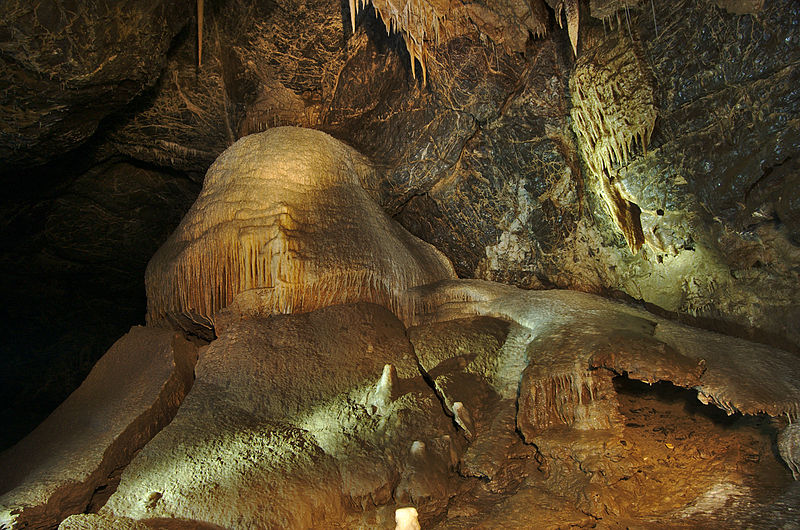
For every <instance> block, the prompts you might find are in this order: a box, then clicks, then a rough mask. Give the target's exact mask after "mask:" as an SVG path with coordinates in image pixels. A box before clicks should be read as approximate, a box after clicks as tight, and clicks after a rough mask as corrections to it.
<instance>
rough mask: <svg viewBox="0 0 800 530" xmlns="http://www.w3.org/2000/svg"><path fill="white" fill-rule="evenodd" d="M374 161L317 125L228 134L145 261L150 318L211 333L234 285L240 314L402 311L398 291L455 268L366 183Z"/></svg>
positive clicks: (449, 274)
mask: <svg viewBox="0 0 800 530" xmlns="http://www.w3.org/2000/svg"><path fill="white" fill-rule="evenodd" d="M373 172H374V169H373V168H372V166H371V165H370V164H369V162H368V161H367V160H366V159H365V158H364V157H363V156H361V155H360V154H359V153H358V152H356V151H355V150H353V149H351V148H350V147H348V146H346V145H345V144H343V143H341V142H339V141H337V140H335V139H334V138H332V137H330V136H328V135H327V134H325V133H323V132H320V131H314V130H309V129H300V128H295V127H279V128H275V129H270V130H268V131H266V132H264V133H260V134H254V135H250V136H247V137H245V138H242V139H241V140H239V141H238V142H236V143H235V144H234V145H233V146H231V147H230V148H229V149H228V150H227V151H225V152H224V153H223V154H222V155H221V156H220V157H219V158H218V159H217V161H216V162H215V163H214V164H213V165H212V166H211V168H210V169H209V171H208V174H207V175H206V179H205V182H204V185H203V190H202V191H201V192H200V196H199V197H198V199H197V201H196V202H195V203H194V205H193V206H192V208H191V209H190V210H189V212H188V213H187V214H186V216H185V217H184V219H183V220H182V221H181V224H180V225H179V226H178V228H177V229H176V230H175V232H174V233H173V234H172V235H171V236H170V237H169V239H168V240H167V241H166V242H165V243H164V245H163V246H162V247H161V248H160V249H159V250H158V252H157V253H156V254H155V255H154V256H153V258H152V259H151V260H150V263H149V264H148V267H147V272H146V275H145V283H146V287H147V300H148V302H147V304H148V313H147V320H148V323H150V324H152V325H162V326H163V325H167V324H172V325H177V326H179V327H181V328H183V329H185V330H187V331H190V332H192V333H197V334H199V335H201V336H206V337H210V336H211V335H212V328H213V327H214V323H215V314H216V313H217V312H218V311H219V310H221V309H223V308H225V307H226V306H228V305H229V304H230V303H231V302H232V301H233V300H234V297H235V296H236V295H237V294H239V293H243V292H245V293H243V294H242V296H240V297H239V298H237V304H236V308H235V311H234V313H236V314H237V315H239V314H241V313H242V312H245V313H246V312H254V313H256V314H264V315H270V314H274V313H294V312H304V311H311V310H314V309H317V308H321V307H326V306H329V305H334V304H337V303H347V302H356V301H370V302H375V303H378V304H381V305H384V306H385V307H388V308H389V309H391V310H392V311H394V312H395V314H397V315H403V314H404V313H405V312H406V309H405V308H404V307H403V304H402V302H401V300H400V294H401V293H403V292H404V291H405V290H406V289H408V288H410V287H413V286H415V285H423V284H426V283H431V282H433V281H437V280H440V279H444V278H454V277H455V273H454V271H453V267H452V265H451V264H450V262H449V261H448V260H447V258H445V257H444V255H442V254H441V253H440V252H439V251H437V250H436V249H435V248H434V247H432V246H431V245H429V244H427V243H425V242H423V241H421V240H419V239H417V238H416V237H414V236H412V235H411V234H409V233H408V232H406V231H405V229H403V228H402V227H401V226H400V225H399V224H398V223H396V222H395V221H393V220H392V219H390V218H389V217H388V216H387V215H386V214H385V213H384V212H383V211H382V210H381V209H380V208H379V207H378V205H377V204H376V203H375V202H374V200H373V199H372V198H371V197H370V195H369V194H368V193H367V191H365V190H364V187H363V186H364V185H369V182H371V178H372V176H373Z"/></svg>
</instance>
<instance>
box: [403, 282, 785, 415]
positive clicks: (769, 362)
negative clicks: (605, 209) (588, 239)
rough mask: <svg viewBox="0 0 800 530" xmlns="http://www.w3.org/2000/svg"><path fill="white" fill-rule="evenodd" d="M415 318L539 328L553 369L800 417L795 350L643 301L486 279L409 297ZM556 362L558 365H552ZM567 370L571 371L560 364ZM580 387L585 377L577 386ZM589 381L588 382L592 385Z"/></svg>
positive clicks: (537, 357)
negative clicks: (595, 373) (655, 309)
mask: <svg viewBox="0 0 800 530" xmlns="http://www.w3.org/2000/svg"><path fill="white" fill-rule="evenodd" d="M409 296H410V297H411V300H409V302H408V303H409V305H410V306H412V307H415V308H416V310H417V314H416V315H415V317H414V318H413V323H422V322H431V321H434V322H435V321H443V320H454V319H457V318H464V317H467V316H474V315H482V316H491V317H495V318H500V319H504V320H507V321H510V322H513V323H516V324H519V325H520V326H522V327H524V328H525V329H527V330H528V332H529V337H528V339H527V343H526V344H524V345H523V346H524V347H532V346H535V348H533V349H532V350H531V352H529V353H528V355H529V357H530V362H531V363H533V364H535V363H540V364H544V365H545V367H544V368H543V373H550V374H552V376H553V377H562V376H563V375H565V374H567V373H573V374H576V376H575V378H572V379H571V380H569V378H568V380H565V381H564V384H563V385H562V386H564V388H565V389H569V388H574V389H575V391H574V392H572V391H570V394H571V395H573V396H575V398H578V397H580V396H582V395H585V392H583V391H582V392H578V391H577V386H573V383H575V381H576V378H579V377H582V376H583V375H585V372H586V371H587V370H590V369H598V368H604V369H607V370H611V371H613V372H615V373H627V374H628V375H629V377H631V378H633V379H639V380H642V381H645V382H649V383H653V382H656V381H659V380H664V381H671V382H672V383H674V384H675V385H678V386H684V387H687V388H696V389H697V391H698V398H699V399H700V400H702V401H705V402H710V403H713V404H714V405H716V406H718V407H719V408H721V409H723V410H725V411H726V412H728V413H734V412H741V413H743V414H762V413H763V414H768V415H770V416H773V417H778V416H784V415H786V416H788V417H789V418H791V419H792V420H794V419H796V418H798V416H800V366H798V363H797V357H796V355H795V354H792V353H790V352H787V351H784V350H781V349H778V348H773V347H769V346H765V345H762V344H758V343H753V342H749V341H746V340H743V339H738V338H734V337H729V336H726V335H721V334H719V333H714V332H710V331H705V330H701V329H697V328H692V327H689V326H686V325H683V324H679V323H676V322H673V321H671V320H667V319H664V318H661V317H657V316H655V315H653V314H652V313H648V312H647V311H644V310H642V309H638V308H636V307H632V306H628V305H624V304H620V303H617V302H613V301H609V300H606V299H603V298H600V297H597V296H594V295H590V294H586V293H579V292H574V291H525V290H522V289H517V288H514V287H509V286H506V285H501V284H495V283H491V282H485V281H480V280H456V281H444V282H440V283H439V284H437V285H433V286H424V287H421V288H417V289H414V290H412V291H411V292H410V293H409ZM548 365H549V368H548V367H547V366H548ZM560 366H563V367H564V369H563V370H562V369H561V368H559V367H560ZM575 384H576V383H575ZM592 384H593V383H591V382H589V383H588V386H587V385H582V387H586V389H588V387H590V386H591V385H592Z"/></svg>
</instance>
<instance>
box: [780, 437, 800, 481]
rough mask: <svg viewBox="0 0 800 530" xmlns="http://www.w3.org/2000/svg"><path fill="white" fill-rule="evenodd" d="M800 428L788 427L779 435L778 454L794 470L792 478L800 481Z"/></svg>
mask: <svg viewBox="0 0 800 530" xmlns="http://www.w3.org/2000/svg"><path fill="white" fill-rule="evenodd" d="M799 427H800V426H799V425H798V424H797V423H792V424H790V425H787V426H786V427H785V428H784V429H783V430H782V431H781V432H780V434H779V435H778V452H779V453H780V455H781V458H783V461H784V462H786V465H787V466H789V469H791V470H792V477H794V479H795V480H798V479H800V428H799Z"/></svg>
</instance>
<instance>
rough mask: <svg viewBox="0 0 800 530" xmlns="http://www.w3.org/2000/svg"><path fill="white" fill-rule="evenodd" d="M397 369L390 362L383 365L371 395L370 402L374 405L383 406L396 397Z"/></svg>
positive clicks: (397, 391)
mask: <svg viewBox="0 0 800 530" xmlns="http://www.w3.org/2000/svg"><path fill="white" fill-rule="evenodd" d="M399 384H400V383H399V381H398V379H397V369H396V368H395V367H394V366H392V365H391V364H387V365H385V366H384V367H383V373H382V374H381V379H380V381H378V384H377V385H375V390H374V391H373V394H372V396H371V403H372V404H373V405H375V406H385V405H387V404H388V403H390V402H391V401H393V400H394V399H396V398H397V395H398V393H399Z"/></svg>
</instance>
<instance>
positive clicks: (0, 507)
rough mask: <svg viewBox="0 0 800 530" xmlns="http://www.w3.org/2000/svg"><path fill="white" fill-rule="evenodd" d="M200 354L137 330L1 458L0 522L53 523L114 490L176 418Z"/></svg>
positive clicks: (176, 340) (171, 338) (169, 337)
mask: <svg viewBox="0 0 800 530" xmlns="http://www.w3.org/2000/svg"><path fill="white" fill-rule="evenodd" d="M196 358H197V348H196V346H195V345H193V344H192V343H190V342H188V341H187V340H185V339H184V338H183V337H182V336H180V335H179V334H177V333H173V332H169V331H166V330H160V329H153V328H144V327H140V326H137V327H134V328H131V330H130V332H128V334H126V335H125V336H124V337H122V338H121V339H119V340H118V341H117V342H116V343H115V344H114V346H112V347H111V349H110V350H109V351H108V353H106V354H105V355H104V356H103V358H102V359H100V361H99V362H98V363H97V364H96V365H95V367H94V368H93V369H92V371H91V373H90V374H89V376H88V377H87V378H86V380H85V381H84V382H83V384H82V385H81V386H80V387H79V388H78V389H77V390H76V391H75V392H74V393H73V394H72V395H70V397H69V398H68V399H67V400H66V401H65V402H64V403H63V404H62V405H61V406H60V407H58V408H57V409H56V410H55V412H53V414H52V415H50V417H49V418H47V420H46V421H45V422H44V423H42V424H41V425H40V426H39V427H37V428H36V429H35V430H34V431H33V432H32V433H31V434H30V435H29V436H28V437H27V438H25V439H24V440H23V441H22V442H20V443H19V444H17V445H15V446H14V447H12V448H11V449H9V450H8V451H6V452H5V453H3V455H2V457H0V493H2V495H0V526H3V527H4V528H5V527H9V528H48V527H53V526H55V525H57V524H58V523H60V522H61V521H62V520H63V519H64V518H65V517H66V516H68V515H71V514H73V513H79V512H82V511H84V510H86V509H89V508H90V507H91V504H90V503H91V502H97V501H96V500H95V499H93V496H94V495H97V494H98V493H99V492H101V491H102V490H104V489H106V488H111V489H113V486H114V484H113V481H114V475H115V474H117V473H119V470H121V469H122V468H124V467H125V466H127V465H128V463H129V462H130V460H131V458H133V455H135V454H136V452H137V451H139V449H141V448H142V447H143V446H144V444H146V443H147V442H148V441H149V440H150V438H151V437H152V436H153V435H155V434H156V433H157V432H158V431H160V430H161V428H162V427H164V426H165V425H166V424H167V423H169V421H170V420H171V419H172V417H173V416H174V415H175V412H176V411H177V409H178V406H179V405H180V404H181V401H182V400H183V397H184V396H185V395H186V393H187V392H188V391H189V389H190V388H191V386H192V379H193V374H192V368H193V366H194V363H195V361H196ZM117 478H118V477H117ZM109 481H111V483H109ZM101 504H102V503H101Z"/></svg>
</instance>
